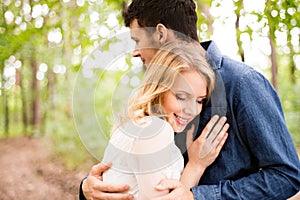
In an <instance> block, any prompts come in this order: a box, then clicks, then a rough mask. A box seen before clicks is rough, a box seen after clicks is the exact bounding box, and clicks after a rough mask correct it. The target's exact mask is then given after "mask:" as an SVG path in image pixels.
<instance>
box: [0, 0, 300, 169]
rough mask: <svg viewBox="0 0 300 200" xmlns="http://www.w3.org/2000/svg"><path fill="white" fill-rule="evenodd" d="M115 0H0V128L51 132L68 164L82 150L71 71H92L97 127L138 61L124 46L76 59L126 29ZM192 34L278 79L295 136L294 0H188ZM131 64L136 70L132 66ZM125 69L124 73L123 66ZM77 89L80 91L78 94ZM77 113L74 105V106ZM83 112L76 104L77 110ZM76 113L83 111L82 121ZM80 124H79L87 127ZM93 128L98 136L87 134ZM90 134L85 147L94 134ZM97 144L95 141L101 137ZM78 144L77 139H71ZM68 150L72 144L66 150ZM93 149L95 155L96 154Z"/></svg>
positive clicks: (298, 114) (299, 108)
mask: <svg viewBox="0 0 300 200" xmlns="http://www.w3.org/2000/svg"><path fill="white" fill-rule="evenodd" d="M121 3H122V1H121V0H76V1H73V0H62V1H58V0H49V1H45V0H34V1H29V0H22V1H21V0H15V1H12V0H2V1H1V5H0V6H1V7H0V14H1V16H3V17H1V18H0V44H1V46H0V101H2V102H1V104H0V111H1V112H0V136H1V137H17V136H24V135H25V136H35V137H45V136H47V137H48V136H50V137H51V138H53V141H54V143H55V145H54V148H55V151H56V152H58V153H59V155H61V156H62V157H65V158H66V159H67V162H68V163H69V166H71V167H74V166H76V163H78V162H81V161H82V160H85V159H86V158H87V157H88V156H89V152H88V151H86V150H85V148H84V147H83V144H82V141H81V139H82V138H80V135H78V129H77V128H76V123H78V121H77V122H75V123H74V120H73V118H74V116H73V108H72V102H73V99H72V98H73V97H74V96H73V93H72V92H73V90H74V85H76V84H75V83H76V80H77V79H76V78H77V77H78V74H83V76H84V77H86V78H87V80H89V79H88V78H90V79H92V78H93V77H95V76H96V75H99V72H100V74H101V77H97V81H98V84H97V87H96V88H95V96H94V98H95V99H94V100H95V101H94V102H93V103H94V104H95V105H92V106H94V107H95V115H96V118H97V122H98V123H100V126H101V128H102V129H101V130H102V131H103V132H104V134H105V135H107V136H108V135H109V130H110V128H111V126H112V123H113V116H112V111H113V110H112V108H111V105H110V103H111V99H112V96H113V88H115V87H114V86H113V84H120V83H121V85H122V84H123V85H126V84H127V85H129V86H131V87H135V86H137V85H138V84H139V81H140V72H141V66H142V65H141V62H140V61H139V59H137V58H131V56H130V53H129V52H128V54H125V55H122V56H120V57H116V58H114V59H112V61H111V63H109V65H108V66H101V63H100V65H99V66H100V67H94V68H84V67H82V64H83V63H84V62H85V61H86V60H87V59H88V57H89V55H91V53H92V52H94V51H95V49H100V50H101V51H103V52H105V51H109V50H110V47H111V44H113V43H114V42H115V41H114V40H113V36H115V35H118V34H122V33H125V32H128V28H125V27H124V25H123V21H122V18H121V15H120V12H121ZM196 3H197V5H198V6H197V13H198V16H199V21H198V30H199V38H200V40H201V41H205V40H209V39H213V40H214V41H215V42H216V43H217V45H218V46H219V48H220V50H221V52H222V53H223V54H225V55H228V56H230V57H232V58H234V59H236V60H241V61H244V62H246V63H247V64H249V65H251V66H252V67H254V68H255V69H256V70H258V71H260V72H261V73H263V74H264V75H265V76H266V77H267V78H268V79H269V80H270V81H271V82H272V84H273V85H274V87H275V88H276V89H277V91H278V93H279V95H280V98H281V100H282V104H283V108H284V112H285V116H286V120H287V124H288V127H289V129H290V131H291V134H292V136H293V139H294V142H295V144H296V146H300V135H299V132H300V93H299V91H300V86H299V84H300V83H299V77H300V72H299V71H300V47H299V35H300V28H299V23H300V14H299V11H300V7H299V2H298V1H291V0H286V1H281V0H267V1H264V0H208V1H202V0H197V1H196ZM137 69H138V70H137ZM128 72H134V73H131V75H130V76H128V75H127V74H128ZM82 98H85V96H84V94H83V95H82ZM77 115H80V114H78V113H77ZM83 118H88V116H85V115H84V113H82V116H78V120H79V122H80V120H83ZM82 122H84V120H83V121H82ZM86 130H88V127H87V129H86ZM95 137H97V136H95ZM94 139H95V138H90V140H91V143H93V148H97V146H98V147H99V145H98V143H97V140H94ZM100 146H101V145H100ZM78 147H80V148H78ZM70 152H78V153H75V154H73V155H77V156H76V157H74V158H73V157H72V156H70ZM97 159H101V158H97Z"/></svg>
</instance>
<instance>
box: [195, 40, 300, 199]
mask: <svg viewBox="0 0 300 200" xmlns="http://www.w3.org/2000/svg"><path fill="white" fill-rule="evenodd" d="M201 45H202V46H203V47H204V48H205V49H206V51H207V52H206V59H207V60H208V62H209V63H210V65H211V66H212V68H213V69H214V70H215V71H216V74H217V76H218V79H219V81H222V82H223V83H224V85H223V88H224V89H225V93H226V95H225V96H224V95H223V96H222V95H219V94H216V93H218V90H215V91H214V93H215V95H216V96H218V95H219V96H221V97H220V99H222V98H223V99H224V102H225V103H224V102H223V104H224V105H225V106H227V108H225V113H226V117H227V119H228V123H229V124H230V129H229V132H228V133H229V136H228V139H227V141H226V143H225V145H224V146H223V149H222V150H221V153H220V155H219V156H218V158H217V159H216V160H215V162H214V163H213V164H212V165H211V166H209V167H208V168H207V169H206V171H205V173H204V174H203V176H202V177H201V179H200V182H199V185H198V186H196V187H193V188H192V192H193V194H194V198H195V199H196V200H200V199H226V200H227V199H260V200H262V199H276V200H279V199H287V198H288V197H291V196H293V195H294V194H296V193H297V192H298V191H299V190H300V162H299V158H298V155H297V152H296V149H295V146H294V143H293V141H292V138H291V135H290V133H289V131H288V129H287V126H286V123H285V119H284V114H283V111H282V107H281V104H280V100H279V97H278V95H277V93H276V91H275V90H274V88H273V87H272V85H271V84H270V82H269V81H268V80H267V79H266V78H265V77H264V76H263V75H261V74H260V73H259V72H257V71H256V70H254V69H253V68H251V67H249V66H247V65H245V64H244V63H241V62H237V61H234V60H232V59H230V58H228V57H226V56H223V55H221V53H220V51H219V50H218V48H217V46H216V45H215V43H214V42H212V41H209V42H204V43H201ZM225 99H226V100H225ZM221 104H222V102H221ZM226 104H227V105H226ZM214 106H215V105H213V104H212V103H211V102H209V103H208V104H207V106H206V107H205V108H204V110H203V111H202V113H201V116H200V125H199V131H198V134H197V135H199V133H201V131H202V130H203V128H204V127H205V125H206V124H207V123H208V121H209V119H210V118H211V116H212V110H213V109H214V108H213V107H214ZM217 106H219V105H217Z"/></svg>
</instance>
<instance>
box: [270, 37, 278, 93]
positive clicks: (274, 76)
mask: <svg viewBox="0 0 300 200" xmlns="http://www.w3.org/2000/svg"><path fill="white" fill-rule="evenodd" d="M269 41H270V46H271V63H272V66H271V71H272V80H271V82H272V85H273V87H274V88H275V89H276V90H277V88H278V81H277V72H278V66H277V59H276V49H275V45H274V40H273V38H272V36H271V35H270V34H269Z"/></svg>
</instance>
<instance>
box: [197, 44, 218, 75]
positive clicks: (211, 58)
mask: <svg viewBox="0 0 300 200" xmlns="http://www.w3.org/2000/svg"><path fill="white" fill-rule="evenodd" d="M200 44H201V46H202V47H203V48H204V49H205V50H206V59H207V62H208V63H209V64H210V66H211V67H212V68H213V69H214V70H217V69H220V68H221V67H222V65H221V64H222V54H221V52H220V50H219V49H218V47H217V45H216V43H215V42H214V41H212V40H210V41H205V42H201V43H200Z"/></svg>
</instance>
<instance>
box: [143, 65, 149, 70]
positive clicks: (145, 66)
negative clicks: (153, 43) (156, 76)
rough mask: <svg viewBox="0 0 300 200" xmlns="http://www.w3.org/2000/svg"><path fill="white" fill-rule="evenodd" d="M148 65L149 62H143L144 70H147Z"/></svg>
mask: <svg viewBox="0 0 300 200" xmlns="http://www.w3.org/2000/svg"><path fill="white" fill-rule="evenodd" d="M147 67H148V64H146V63H143V69H144V71H146V69H147Z"/></svg>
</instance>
